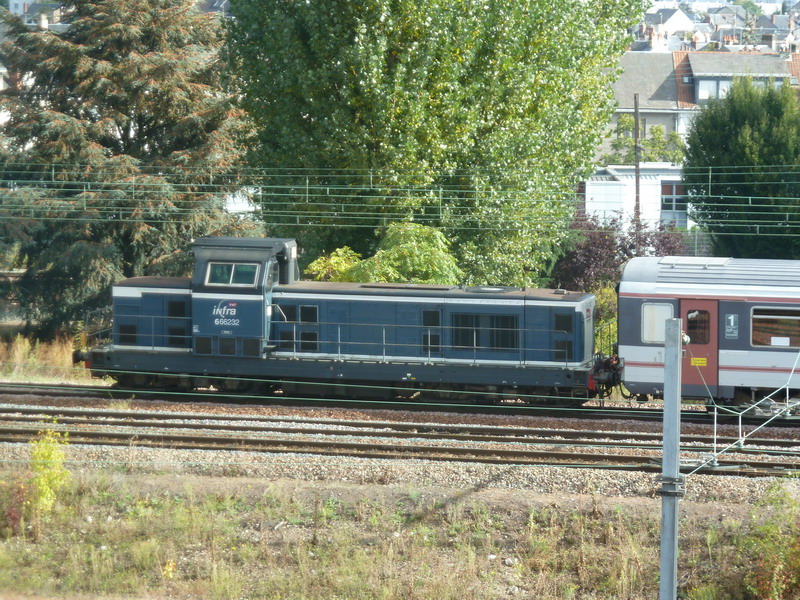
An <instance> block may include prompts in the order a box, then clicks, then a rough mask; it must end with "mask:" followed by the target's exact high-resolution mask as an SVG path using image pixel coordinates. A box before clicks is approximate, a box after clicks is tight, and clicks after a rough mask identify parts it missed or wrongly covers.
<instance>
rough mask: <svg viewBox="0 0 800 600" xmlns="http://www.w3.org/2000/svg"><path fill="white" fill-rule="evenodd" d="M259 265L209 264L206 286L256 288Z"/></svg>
mask: <svg viewBox="0 0 800 600" xmlns="http://www.w3.org/2000/svg"><path fill="white" fill-rule="evenodd" d="M258 267H259V264H258V263H229V262H228V263H222V262H210V263H208V271H207V272H206V285H211V286H214V285H219V286H226V287H256V282H257V281H258Z"/></svg>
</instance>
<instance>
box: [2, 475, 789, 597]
mask: <svg viewBox="0 0 800 600" xmlns="http://www.w3.org/2000/svg"><path fill="white" fill-rule="evenodd" d="M20 481H25V473H23V472H13V471H6V472H4V473H2V482H1V483H0V508H2V513H0V515H9V514H11V513H13V510H11V509H13V508H14V507H15V503H16V504H18V503H19V502H20V501H21V498H20V497H19V495H18V494H17V495H15V493H14V490H16V489H18V487H17V486H18V485H19V483H20ZM134 481H135V480H131V479H127V478H126V477H125V476H123V475H122V474H119V473H110V472H109V473H102V472H91V473H74V474H73V476H72V477H71V478H70V479H69V480H68V481H67V483H65V484H64V486H63V487H62V488H61V489H60V490H59V493H58V499H57V502H55V504H54V505H53V508H52V510H50V511H49V512H47V513H46V514H45V515H42V517H41V521H40V523H39V524H38V526H37V527H32V526H31V525H28V526H27V527H22V528H21V529H19V530H18V531H16V532H13V531H12V530H10V529H9V528H5V529H4V530H3V531H4V534H3V537H2V538H0V590H3V591H5V592H14V593H19V594H26V593H39V594H45V595H54V596H59V597H64V596H67V597H68V596H70V595H75V596H85V595H103V594H122V595H135V596H141V595H146V594H151V595H154V596H155V597H176V598H177V597H180V598H208V599H226V600H227V599H233V598H276V599H278V598H280V599H285V598H298V599H301V598H302V599H313V598H342V599H351V598H357V599H376V600H377V599H381V600H393V599H397V600H399V599H414V598H417V599H428V598H435V599H437V600H438V599H448V598H452V599H462V598H475V599H481V598H487V599H488V598H505V597H508V598H514V597H528V598H540V599H559V600H561V599H566V598H595V599H601V598H608V599H612V598H613V599H623V598H624V599H635V598H653V597H655V596H656V595H657V593H658V592H657V590H658V562H659V561H658V544H659V524H658V520H657V519H658V515H657V514H651V515H649V516H645V515H641V516H637V515H635V514H631V513H630V512H629V511H626V510H624V509H623V508H622V507H619V508H616V509H615V508H614V507H613V506H612V507H611V508H607V507H604V508H603V510H601V509H600V508H599V504H598V506H594V507H589V508H587V509H586V510H570V509H562V508H560V507H559V506H556V505H549V506H543V507H538V508H531V509H530V510H519V506H517V507H516V508H515V509H508V508H507V507H504V506H502V505H500V504H493V503H487V502H478V501H476V500H474V499H471V497H470V495H468V494H466V495H461V496H453V497H447V496H444V495H442V494H437V495H436V496H435V497H432V496H431V495H430V494H427V495H426V494H422V493H421V492H419V491H418V490H408V491H406V492H398V491H397V490H394V492H393V493H387V494H386V495H385V496H383V495H379V496H377V497H376V496H375V495H374V494H372V495H371V496H369V497H368V496H367V495H366V494H367V493H368V492H367V490H366V488H365V490H364V491H365V495H364V496H361V497H360V496H359V495H358V492H356V494H355V495H354V494H352V493H351V494H350V495H349V496H348V497H344V496H342V495H339V494H336V492H326V490H325V488H324V487H323V485H322V484H317V485H313V484H308V485H307V486H306V487H300V485H301V484H297V483H286V484H279V483H268V482H264V483H263V484H259V485H258V487H256V486H254V485H253V484H252V482H251V484H250V487H246V486H238V487H237V488H232V487H231V486H230V485H228V486H224V489H225V490H228V491H222V490H223V487H220V488H216V487H215V485H214V484H213V483H209V482H208V481H206V482H205V483H203V484H202V487H200V488H198V487H195V488H192V487H189V486H186V487H184V488H181V489H179V490H177V491H176V487H175V484H174V481H175V478H174V476H173V477H169V476H164V477H163V482H164V485H163V487H159V486H158V485H156V484H155V483H154V482H153V481H150V482H149V485H148V486H146V489H143V487H142V486H141V484H140V483H139V484H137V483H135V482H134ZM220 481H222V480H220ZM230 489H237V490H238V491H236V492H235V493H234V492H230V491H229V490H230ZM369 493H372V492H369ZM598 502H599V501H598ZM656 512H657V511H656ZM0 518H2V517H0ZM682 527H683V529H682V538H681V555H680V560H681V565H680V573H681V594H682V595H681V597H682V598H689V599H694V600H701V599H705V600H708V599H715V598H718V599H723V598H725V599H728V598H732V599H738V598H741V599H742V600H745V599H755V598H772V599H775V600H778V599H781V598H796V597H798V596H797V594H798V593H800V589H798V584H797V581H796V579H797V577H795V576H794V574H793V572H792V569H793V568H795V567H796V566H797V560H798V557H800V550H798V548H797V542H796V539H797V534H798V531H797V529H798V522H797V505H796V503H794V502H793V501H791V500H790V499H788V498H786V497H779V496H775V497H774V498H771V499H770V502H769V504H768V505H767V506H765V507H763V511H761V512H759V514H758V515H756V514H755V513H754V514H753V517H752V519H750V520H747V521H741V520H726V519H722V520H718V519H714V520H711V521H710V522H707V523H700V524H698V523H694V524H684V525H683V526H682ZM766 550H769V559H770V560H769V564H766V561H764V560H760V559H759V557H763V556H764V553H765V551H766Z"/></svg>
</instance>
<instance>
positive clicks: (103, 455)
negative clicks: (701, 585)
mask: <svg viewBox="0 0 800 600" xmlns="http://www.w3.org/2000/svg"><path fill="white" fill-rule="evenodd" d="M66 452H67V460H68V468H70V469H75V470H91V469H95V470H99V469H115V470H123V471H124V472H126V473H130V474H159V475H163V474H178V475H180V474H187V475H202V476H213V477H247V478H263V479H266V480H287V479H289V480H297V481H325V482H343V483H351V484H362V485H363V484H370V485H374V484H379V485H389V484H391V485H398V484H401V485H402V484H407V485H412V486H426V487H440V488H462V489H519V490H525V491H527V492H533V493H540V494H567V495H573V494H580V495H597V496H603V497H640V498H649V497H655V496H656V495H657V491H658V489H659V488H660V483H659V481H658V479H659V478H658V476H657V475H655V476H654V475H653V474H647V473H636V472H625V471H607V470H601V469H591V468H567V467H541V466H528V465H519V466H515V465H488V464H480V463H441V462H433V461H425V460H391V459H372V458H364V459H359V458H353V457H342V458H337V457H327V456H319V455H313V454H291V455H277V454H265V453H256V452H243V451H242V452H237V451H221V450H214V451H208V450H170V449H156V448H142V447H134V446H130V447H126V448H118V447H101V446H88V445H80V444H74V445H70V446H69V447H68V448H67V449H66ZM29 458H30V447H29V445H27V444H4V445H2V446H0V461H2V462H3V463H5V464H14V463H17V464H25V463H27V462H28V460H29ZM775 486H779V487H782V488H783V489H785V490H786V492H788V493H789V494H791V495H792V496H794V497H796V498H800V480H798V479H796V478H774V477H766V478H750V477H737V476H712V475H692V476H691V477H689V478H688V479H687V481H686V496H685V499H686V500H691V501H694V502H712V503H713V502H726V503H737V504H752V503H754V502H756V501H757V500H758V499H759V498H762V497H763V496H764V494H765V493H766V492H767V491H768V490H770V488H774V487H775Z"/></svg>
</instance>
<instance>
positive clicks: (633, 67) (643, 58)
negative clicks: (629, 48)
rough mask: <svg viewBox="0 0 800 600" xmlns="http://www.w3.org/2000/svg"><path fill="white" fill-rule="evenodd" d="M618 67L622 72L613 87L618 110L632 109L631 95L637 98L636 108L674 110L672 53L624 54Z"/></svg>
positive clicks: (675, 95)
mask: <svg viewBox="0 0 800 600" xmlns="http://www.w3.org/2000/svg"><path fill="white" fill-rule="evenodd" d="M620 66H621V67H622V69H623V70H624V71H623V73H622V75H621V76H620V78H619V80H618V81H617V82H616V83H615V84H614V86H613V89H614V96H615V97H616V98H617V102H618V106H619V108H629V109H633V95H634V94H635V93H638V94H639V108H644V109H648V108H649V109H675V108H677V106H676V102H675V99H676V98H677V90H676V88H675V73H674V66H673V64H672V53H668V52H626V53H625V54H624V55H623V56H622V58H621V59H620Z"/></svg>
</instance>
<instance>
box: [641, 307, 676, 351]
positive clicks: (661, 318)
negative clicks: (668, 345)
mask: <svg viewBox="0 0 800 600" xmlns="http://www.w3.org/2000/svg"><path fill="white" fill-rule="evenodd" d="M671 318H672V305H671V304H657V303H655V302H645V303H644V304H642V342H644V343H645V344H663V343H664V330H665V324H664V322H665V321H666V320H667V319H671Z"/></svg>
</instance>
